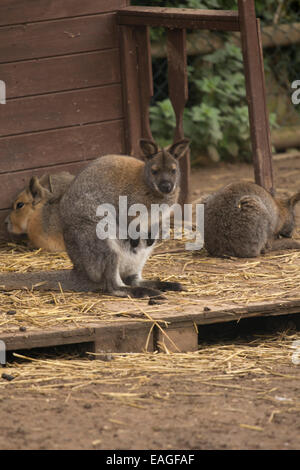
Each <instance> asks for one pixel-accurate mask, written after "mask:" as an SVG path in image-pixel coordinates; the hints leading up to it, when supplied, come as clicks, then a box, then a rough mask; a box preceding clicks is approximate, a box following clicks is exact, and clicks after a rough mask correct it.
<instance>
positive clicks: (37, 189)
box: [29, 176, 49, 204]
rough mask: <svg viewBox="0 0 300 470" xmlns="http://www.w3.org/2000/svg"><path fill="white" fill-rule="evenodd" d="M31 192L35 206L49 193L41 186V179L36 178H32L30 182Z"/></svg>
mask: <svg viewBox="0 0 300 470" xmlns="http://www.w3.org/2000/svg"><path fill="white" fill-rule="evenodd" d="M29 191H30V193H31V195H32V197H33V199H34V202H33V204H37V203H38V202H40V201H41V200H42V199H43V197H45V196H46V194H47V193H48V192H49V191H48V190H47V189H46V188H44V187H43V186H42V185H41V184H40V182H39V179H38V178H37V177H36V176H32V177H31V179H30V181H29Z"/></svg>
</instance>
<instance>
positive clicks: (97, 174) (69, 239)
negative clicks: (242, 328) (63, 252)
mask: <svg viewBox="0 0 300 470" xmlns="http://www.w3.org/2000/svg"><path fill="white" fill-rule="evenodd" d="M188 145H189V142H188V141H187V140H182V141H180V142H177V143H175V144H173V145H172V146H171V147H170V148H169V149H168V150H166V149H163V150H159V149H158V147H157V145H156V144H155V143H154V142H151V141H145V140H143V141H141V149H142V151H143V152H144V157H145V163H142V162H141V161H140V160H136V159H135V158H133V157H129V156H120V155H107V156H105V157H101V158H99V159H97V160H95V161H93V162H92V163H91V164H90V165H88V166H87V167H86V168H85V169H84V170H83V171H82V172H81V173H80V174H79V175H78V176H77V177H76V178H75V180H74V181H73V182H72V183H71V185H70V186H69V187H68V188H67V189H66V192H65V193H64V195H63V196H62V198H61V201H60V216H61V222H62V230H63V236H64V241H65V245H66V249H67V253H68V254H69V256H70V258H71V260H72V262H73V265H74V269H73V271H72V272H70V271H64V272H60V271H58V272H55V273H48V274H47V273H45V272H42V273H33V274H23V275H16V274H14V275H13V276H9V275H2V276H0V285H4V286H5V288H6V289H11V288H14V287H13V286H14V285H17V286H18V288H20V286H21V287H32V286H34V284H36V283H37V282H38V283H39V282H41V281H43V280H44V281H45V283H43V284H42V285H40V286H36V288H38V289H43V290H44V289H55V288H58V282H59V283H60V284H61V286H62V288H63V289H64V288H66V289H69V290H75V291H82V290H91V291H95V290H96V291H101V292H107V293H109V294H112V295H115V296H120V297H126V296H128V295H130V296H132V297H145V296H150V297H155V298H158V299H163V298H164V296H163V295H162V294H161V292H162V291H165V290H182V287H181V285H180V284H179V283H175V282H170V283H168V282H161V281H159V280H155V281H144V280H143V278H142V269H143V266H144V264H145V262H146V260H147V258H148V257H149V255H150V253H151V251H152V249H153V248H154V245H155V242H154V243H152V240H151V241H150V243H149V241H148V240H139V241H138V242H135V243H131V240H118V239H117V240H113V241H112V240H109V239H107V240H100V239H99V238H98V237H97V234H96V225H97V223H98V222H99V217H97V215H96V211H97V207H98V206H99V205H100V204H104V203H105V204H112V205H113V206H114V207H115V208H116V212H117V214H118V210H117V209H118V204H119V196H120V195H123V196H124V195H126V196H127V197H128V207H129V206H130V205H132V204H136V203H140V204H144V205H145V206H146V207H147V208H150V206H151V204H152V203H158V204H163V203H165V204H169V205H170V206H171V205H172V204H174V203H175V202H177V199H178V195H179V182H180V170H179V163H178V160H179V158H180V157H181V156H182V155H184V153H185V152H186V149H187V147H188ZM138 177H139V180H137V178H138ZM150 228H151V227H150Z"/></svg>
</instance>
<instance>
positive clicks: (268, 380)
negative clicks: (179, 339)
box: [0, 333, 300, 419]
mask: <svg viewBox="0 0 300 470" xmlns="http://www.w3.org/2000/svg"><path fill="white" fill-rule="evenodd" d="M299 339H300V335H299V333H298V334H287V333H280V334H277V335H273V336H257V337H256V338H255V339H254V340H252V341H250V342H249V341H248V342H246V341H242V340H240V341H236V342H234V343H230V344H229V343H222V344H220V343H219V344H214V345H206V346H203V347H201V348H200V349H199V351H197V352H193V353H185V354H183V353H176V354H170V355H165V354H156V353H145V354H94V355H93V356H94V358H95V359H94V360H90V359H88V358H85V359H82V358H80V357H79V356H78V355H77V356H76V355H75V354H73V355H61V356H59V357H56V358H55V359H53V358H47V357H46V356H44V357H42V358H38V359H36V358H34V357H26V356H22V355H20V354H14V356H15V357H16V359H14V360H13V362H11V363H10V364H8V366H7V368H6V369H5V372H6V373H7V374H9V375H12V376H13V377H14V379H13V380H12V381H11V382H8V381H6V380H3V379H2V380H1V379H0V399H1V396H2V395H3V396H5V395H6V394H7V393H9V394H10V396H11V397H14V393H17V391H18V390H21V391H22V394H23V393H24V399H25V400H26V396H27V394H28V393H32V392H37V393H39V394H43V395H46V396H50V397H51V396H54V397H55V395H56V394H57V393H62V392H63V393H65V396H66V400H68V399H70V397H73V398H76V399H77V398H78V399H80V395H78V392H79V391H81V390H84V389H86V388H88V389H89V390H90V391H92V393H93V394H94V396H95V401H97V402H99V401H105V400H107V399H110V400H115V401H118V402H121V403H123V404H126V405H130V406H143V405H146V404H147V403H151V402H152V401H153V400H157V399H164V400H167V399H170V398H173V399H177V400H181V399H182V397H183V396H192V397H197V396H206V395H207V396H214V395H220V394H222V393H224V390H225V389H227V390H229V391H230V393H231V396H232V397H234V396H237V397H241V396H243V397H247V395H252V396H253V394H254V395H255V396H256V398H257V399H263V400H267V401H268V402H270V403H272V404H275V405H276V408H279V407H284V408H285V409H288V410H293V411H300V398H299V394H295V393H293V394H291V396H289V397H281V396H279V395H280V392H279V391H278V389H277V388H275V389H274V388H272V387H274V385H273V384H272V379H273V378H274V377H275V378H276V377H280V378H282V380H284V381H285V382H286V381H288V380H294V379H296V381H297V380H298V377H299V370H298V369H299V365H296V364H293V362H292V354H293V352H294V349H293V342H294V341H295V340H299ZM20 359H23V361H20ZM286 370H288V371H289V372H288V373H286V372H284V371H286ZM247 378H250V379H251V380H249V381H247V382H245V380H239V379H247ZM160 379H162V380H163V379H166V380H167V383H171V382H172V388H170V387H169V388H168V389H167V390H165V391H163V392H162V391H161V392H160V393H158V392H157V391H156V389H155V388H154V389H152V390H153V392H150V393H147V394H145V390H144V386H147V385H151V384H152V383H155V381H157V380H158V381H159V380H160ZM253 379H255V380H253ZM296 383H297V382H296ZM176 384H177V385H178V384H181V386H180V387H179V386H177V385H176ZM183 384H184V386H183ZM193 384H194V385H195V384H197V385H199V389H198V391H196V392H195V387H192V388H193V391H192V392H191V391H190V388H189V385H191V386H192V385H193ZM93 385H97V387H96V388H90V387H91V386H93ZM294 387H295V382H294ZM293 390H295V389H294V388H293ZM241 394H242V395H241ZM16 397H18V395H16ZM284 398H285V399H284ZM85 400H87V398H85ZM270 419H271V418H270Z"/></svg>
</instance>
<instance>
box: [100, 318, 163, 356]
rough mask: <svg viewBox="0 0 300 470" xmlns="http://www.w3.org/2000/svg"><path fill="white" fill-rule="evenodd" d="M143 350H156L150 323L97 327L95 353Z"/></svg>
mask: <svg viewBox="0 0 300 470" xmlns="http://www.w3.org/2000/svg"><path fill="white" fill-rule="evenodd" d="M143 351H148V352H153V351H154V343H153V331H152V328H151V326H149V325H147V326H146V327H145V326H141V324H139V325H133V324H125V325H114V326H113V327H109V328H103V327H102V328H97V329H96V340H95V343H94V351H93V352H95V353H99V352H120V353H134V352H135V353H137V352H143Z"/></svg>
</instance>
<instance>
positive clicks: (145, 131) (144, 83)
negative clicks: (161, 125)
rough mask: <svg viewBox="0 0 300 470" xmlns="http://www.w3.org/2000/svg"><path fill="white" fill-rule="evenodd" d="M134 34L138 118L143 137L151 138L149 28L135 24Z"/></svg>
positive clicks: (151, 92)
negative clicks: (137, 75) (138, 94)
mask: <svg viewBox="0 0 300 470" xmlns="http://www.w3.org/2000/svg"><path fill="white" fill-rule="evenodd" d="M134 35H135V40H136V44H137V62H138V74H139V90H140V113H141V114H140V119H141V128H142V135H141V137H143V138H144V139H149V140H153V136H152V133H151V128H150V116H149V106H150V101H151V98H152V96H153V75H152V59H151V46H150V30H149V28H148V27H147V26H136V27H135V28H134Z"/></svg>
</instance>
